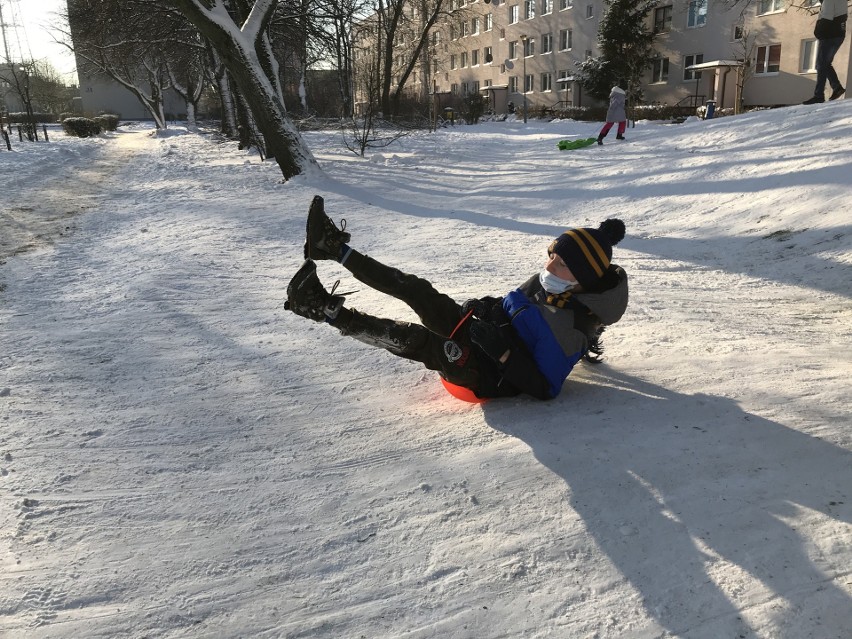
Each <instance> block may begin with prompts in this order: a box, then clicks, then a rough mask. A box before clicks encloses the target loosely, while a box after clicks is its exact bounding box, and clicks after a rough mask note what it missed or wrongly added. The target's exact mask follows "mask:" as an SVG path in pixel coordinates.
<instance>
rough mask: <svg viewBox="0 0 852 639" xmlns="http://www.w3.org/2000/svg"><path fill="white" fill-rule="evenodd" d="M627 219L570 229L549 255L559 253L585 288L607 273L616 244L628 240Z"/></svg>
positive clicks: (550, 248)
mask: <svg viewBox="0 0 852 639" xmlns="http://www.w3.org/2000/svg"><path fill="white" fill-rule="evenodd" d="M624 233H625V229H624V222H622V221H621V220H618V219H615V218H610V219H608V220H604V221H603V222H601V224H600V226H598V228H596V229H590V228H582V229H569V230H567V231H565V232H564V233H563V234H562V235H560V236H559V237H558V238H556V239H555V240H553V242H551V244H550V246H549V247H547V254H548V255H551V254H553V253H556V254H557V255H558V256H559V257H561V258H562V261H564V262H565V265H566V266H567V267H568V268H569V269H571V272H572V273H573V274H574V277H575V278H577V281H578V282H579V283H580V285H581V286H582V287H583V288H584V289H591V288H593V287H594V286H595V284H597V282H598V281H599V280H600V279H601V278H602V277H603V276H604V274H605V273H606V272H607V269H609V264H610V260H612V247H613V246H615V245H616V244H618V243H619V242H620V241H621V240H622V239H624Z"/></svg>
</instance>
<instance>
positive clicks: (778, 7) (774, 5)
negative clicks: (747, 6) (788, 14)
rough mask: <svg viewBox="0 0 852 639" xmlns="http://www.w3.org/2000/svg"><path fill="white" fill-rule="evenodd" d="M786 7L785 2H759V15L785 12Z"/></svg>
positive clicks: (782, 0) (764, 0)
mask: <svg viewBox="0 0 852 639" xmlns="http://www.w3.org/2000/svg"><path fill="white" fill-rule="evenodd" d="M784 6H785V0H759V2H758V3H757V15H763V14H765V13H777V12H778V11H784Z"/></svg>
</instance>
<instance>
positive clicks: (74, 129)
mask: <svg viewBox="0 0 852 639" xmlns="http://www.w3.org/2000/svg"><path fill="white" fill-rule="evenodd" d="M62 130H63V131H65V133H66V135H71V136H74V137H77V138H88V137H91V136H93V135H98V134H99V133H100V132H101V125H100V124H98V123H97V122H95V121H94V120H90V119H89V118H66V119H65V120H63V121H62Z"/></svg>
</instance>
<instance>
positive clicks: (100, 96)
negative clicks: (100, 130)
mask: <svg viewBox="0 0 852 639" xmlns="http://www.w3.org/2000/svg"><path fill="white" fill-rule="evenodd" d="M78 68H80V67H79V66H78ZM79 76H80V98H81V100H82V104H83V115H84V116H86V117H92V116H95V115H100V114H101V113H114V114H116V115H118V116H119V117H120V118H121V119H122V120H151V119H152V117H151V113H150V112H149V111H148V110H147V109H146V108H145V107H144V106H142V103H141V102H140V101H139V99H138V98H137V97H136V96H135V95H134V94H133V93H131V92H130V91H129V90H127V89H125V88H124V87H123V86H121V85H120V84H118V83H117V82H115V81H113V80H112V79H111V78H109V77H106V76H101V75H84V74H83V73H80V74H79ZM164 101H165V111H166V113H167V114H169V115H170V116H174V117H176V118H177V119H182V118H184V117H185V116H186V103H185V102H184V101H183V99H181V97H180V96H179V95H177V94H176V93H175V92H174V91H167V92H166V93H165V95H164Z"/></svg>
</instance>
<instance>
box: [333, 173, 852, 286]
mask: <svg viewBox="0 0 852 639" xmlns="http://www.w3.org/2000/svg"><path fill="white" fill-rule="evenodd" d="M326 187H327V188H328V190H329V191H331V192H337V193H338V194H340V195H342V196H344V197H354V198H356V199H358V200H360V201H363V202H369V203H371V204H372V205H374V206H377V207H380V208H383V209H385V210H388V211H396V212H397V213H400V214H403V215H411V216H413V217H421V218H445V219H452V220H459V221H462V222H467V223H469V224H474V225H476V226H480V227H483V228H495V229H501V230H505V231H513V232H517V233H525V234H531V235H541V236H543V237H545V238H548V237H556V236H557V235H559V234H561V233H562V232H563V231H564V230H565V228H566V226H557V225H553V224H543V223H539V222H527V221H524V220H518V219H508V218H505V217H500V216H498V215H490V214H487V213H480V212H477V211H472V210H467V209H463V208H456V209H453V210H451V211H436V210H435V209H433V208H429V207H426V206H422V205H420V204H417V202H416V200H413V201H404V202H403V201H398V200H395V199H390V198H387V197H383V196H381V195H378V194H376V193H372V192H370V191H368V190H367V189H361V188H359V187H355V186H350V185H345V186H344V185H341V184H339V183H335V182H334V181H332V180H329V182H328V184H326ZM603 217H605V216H603V215H602V216H601V218H602V219H603ZM755 230H758V229H755ZM850 234H852V226H850V225H845V226H840V227H835V228H829V229H815V230H809V229H774V230H772V232H770V230H768V229H767V230H766V232H765V233H764V234H763V235H755V236H725V237H717V238H708V239H702V240H697V239H688V238H675V237H652V238H643V237H637V236H635V235H631V233H630V229H629V228H628V234H627V236H626V237H625V238H624V241H623V242H622V243H621V244H619V246H618V248H619V249H621V248H626V249H628V250H631V251H637V252H640V253H646V254H649V255H657V256H659V257H664V258H670V259H678V260H681V261H684V262H688V263H692V264H696V265H699V266H704V267H708V268H717V269H721V270H725V271H728V272H732V273H742V274H745V275H749V276H752V277H757V278H762V279H766V280H769V281H777V282H782V283H787V284H795V285H800V286H805V287H808V288H814V289H817V290H823V291H827V292H830V293H835V294H837V295H843V296H846V297H850V296H852V292H850V289H849V284H848V283H849V280H850V279H852V266H850V265H849V264H845V263H843V262H839V261H834V260H831V259H829V258H826V257H823V256H820V255H818V254H817V253H818V252H823V251H832V250H835V251H837V250H844V251H845V250H846V247H847V246H848V244H849V240H848V238H849V236H850ZM736 256H741V257H740V258H737V257H736ZM615 261H616V262H618V258H617V257H616V259H615ZM791 264H794V265H795V268H791ZM827 271H831V272H830V273H827ZM827 275H828V276H827Z"/></svg>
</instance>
